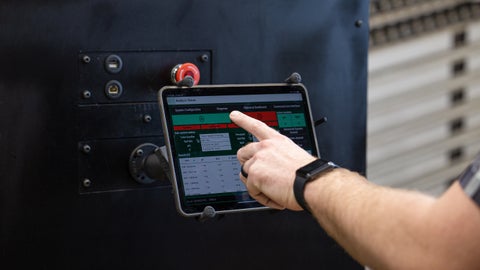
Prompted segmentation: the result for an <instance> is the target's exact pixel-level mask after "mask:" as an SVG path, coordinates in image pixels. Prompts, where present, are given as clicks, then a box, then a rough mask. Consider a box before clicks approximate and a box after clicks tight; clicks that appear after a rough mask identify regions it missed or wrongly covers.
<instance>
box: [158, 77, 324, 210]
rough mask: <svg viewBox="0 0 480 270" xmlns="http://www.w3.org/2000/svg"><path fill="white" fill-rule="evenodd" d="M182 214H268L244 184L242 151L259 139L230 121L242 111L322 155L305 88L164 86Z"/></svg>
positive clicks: (167, 131) (163, 101)
mask: <svg viewBox="0 0 480 270" xmlns="http://www.w3.org/2000/svg"><path fill="white" fill-rule="evenodd" d="M159 95H160V96H159V100H160V107H161V113H162V117H163V128H164V134H165V144H166V145H167V149H168V154H169V161H170V167H171V171H172V177H173V181H172V184H173V186H174V190H175V197H176V198H175V200H176V204H177V208H178V210H179V212H180V213H181V214H183V215H185V216H193V215H199V214H201V213H202V211H203V210H204V208H205V207H206V206H212V207H213V208H214V209H215V211H216V212H217V213H224V212H239V211H251V210H259V209H265V207H263V206H262V205H260V204H259V203H258V202H256V201H255V200H254V199H252V198H251V197H250V196H249V194H248V192H247V190H246V188H245V185H244V184H243V183H242V182H241V181H240V177H239V173H240V163H239V162H238V160H237V156H236V153H237V150H238V149H239V148H241V147H242V146H244V145H245V144H247V143H249V142H252V141H254V140H255V138H254V137H253V136H252V135H251V134H249V133H248V132H246V131H245V130H243V129H241V128H239V127H238V126H236V125H235V124H233V123H232V122H231V121H230V118H229V113H230V112H231V111H233V110H239V111H241V112H243V113H245V114H247V115H250V116H252V117H254V118H256V119H259V120H261V121H263V122H265V123H266V124H267V125H268V126H270V127H272V128H274V129H276V130H278V131H279V132H280V133H282V134H284V135H286V136H288V137H290V138H291V139H292V140H293V141H294V142H295V143H297V144H298V145H300V146H301V147H303V148H304V149H305V150H307V151H309V152H310V153H311V154H313V155H318V151H317V143H316V138H315V133H314V130H313V128H312V119H311V113H310V108H309V102H308V95H307V92H306V89H305V88H304V87H303V85H301V84H295V85H289V84H278V85H212V86H195V87H193V88H178V87H164V88H162V89H161V90H160V94H159Z"/></svg>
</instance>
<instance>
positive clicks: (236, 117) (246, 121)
mask: <svg viewBox="0 0 480 270" xmlns="http://www.w3.org/2000/svg"><path fill="white" fill-rule="evenodd" d="M230 119H231V120H232V122H234V123H235V124H237V125H238V126H239V127H241V128H243V129H245V130H246V131H248V132H250V133H251V134H252V135H253V136H255V137H256V138H257V139H258V140H260V141H261V140H265V139H269V138H272V137H274V136H277V135H278V132H277V131H276V130H274V129H272V128H270V127H269V126H267V125H266V124H265V123H263V122H262V121H260V120H257V119H255V118H252V117H250V116H248V115H245V114H243V113H241V112H239V111H232V112H231V113H230Z"/></svg>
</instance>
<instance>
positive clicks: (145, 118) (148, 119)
mask: <svg viewBox="0 0 480 270" xmlns="http://www.w3.org/2000/svg"><path fill="white" fill-rule="evenodd" d="M151 121H152V116H151V115H149V114H145V115H144V116H143V122H145V123H150V122H151Z"/></svg>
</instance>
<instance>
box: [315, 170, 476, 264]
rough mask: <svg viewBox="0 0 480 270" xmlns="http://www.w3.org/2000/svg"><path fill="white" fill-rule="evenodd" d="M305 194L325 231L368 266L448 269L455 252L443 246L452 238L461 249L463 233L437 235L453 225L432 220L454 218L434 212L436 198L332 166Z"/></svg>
mask: <svg viewBox="0 0 480 270" xmlns="http://www.w3.org/2000/svg"><path fill="white" fill-rule="evenodd" d="M305 198H306V200H307V203H308V204H309V206H310V208H311V209H312V212H313V214H314V216H315V217H316V218H317V220H318V221H319V223H320V224H321V226H322V227H323V228H324V229H325V230H326V231H327V233H328V234H330V235H331V236H332V237H333V238H334V239H335V240H336V241H337V242H338V243H339V244H341V245H342V246H343V247H344V248H345V249H346V250H347V251H348V252H349V253H350V254H351V255H352V256H353V257H354V258H356V259H357V260H358V261H360V262H361V263H363V264H365V265H368V266H370V267H373V268H374V269H411V268H415V269H425V267H428V268H429V269H440V268H441V267H450V266H451V265H450V263H451V260H454V261H456V260H457V259H456V258H455V257H453V258H452V257H450V256H452V255H455V254H454V253H455V250H453V251H452V250H451V249H452V247H451V246H449V245H451V244H455V241H457V244H458V242H460V247H459V249H462V248H465V247H464V246H462V239H460V238H461V237H465V236H459V237H458V238H455V239H442V237H444V235H445V234H446V231H445V230H448V229H449V228H450V229H459V228H451V227H450V226H453V224H446V225H445V224H444V225H439V224H437V223H445V222H451V221H452V220H454V219H455V218H450V219H449V217H445V216H443V217H442V216H441V215H438V214H437V212H438V213H443V210H445V209H443V210H442V211H437V210H438V204H439V201H438V200H436V199H435V198H432V197H429V196H426V195H423V194H420V193H417V192H410V191H402V190H393V189H390V188H386V187H380V186H377V185H374V184H372V183H369V182H367V181H366V180H365V178H364V177H362V176H360V175H358V174H356V173H353V172H350V171H348V170H344V169H336V170H334V171H332V172H330V173H327V174H326V175H324V176H322V177H321V178H320V179H317V180H315V181H313V182H311V183H309V184H307V186H306V189H305ZM477 212H478V211H477ZM459 218H462V217H459ZM463 218H466V217H463ZM477 235H478V234H477ZM470 237H471V236H470ZM457 252H458V250H457ZM461 252H463V253H465V251H464V250H463V251H461ZM475 252H476V251H475ZM477 254H478V252H477ZM444 260H445V261H447V262H444ZM448 260H450V262H448ZM422 265H423V267H422Z"/></svg>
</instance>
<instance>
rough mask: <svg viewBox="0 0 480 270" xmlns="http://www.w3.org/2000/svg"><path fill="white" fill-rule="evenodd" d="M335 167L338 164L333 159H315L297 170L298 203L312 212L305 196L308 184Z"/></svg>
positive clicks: (295, 193) (296, 191) (296, 190)
mask: <svg viewBox="0 0 480 270" xmlns="http://www.w3.org/2000/svg"><path fill="white" fill-rule="evenodd" d="M334 168H338V166H337V165H335V164H334V163H333V162H331V161H326V160H322V159H315V160H313V161H312V162H310V163H308V164H307V165H305V166H303V167H301V168H299V169H298V170H297V171H296V173H295V181H294V183H293V193H294V197H295V200H296V201H297V204H298V205H299V206H300V207H301V208H302V209H303V210H305V211H307V212H309V213H311V209H310V208H309V206H308V204H307V201H306V200H305V197H304V192H305V187H306V185H307V184H308V183H309V182H311V181H315V180H317V178H319V176H321V175H323V174H325V173H327V172H329V171H331V170H332V169H334Z"/></svg>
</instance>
